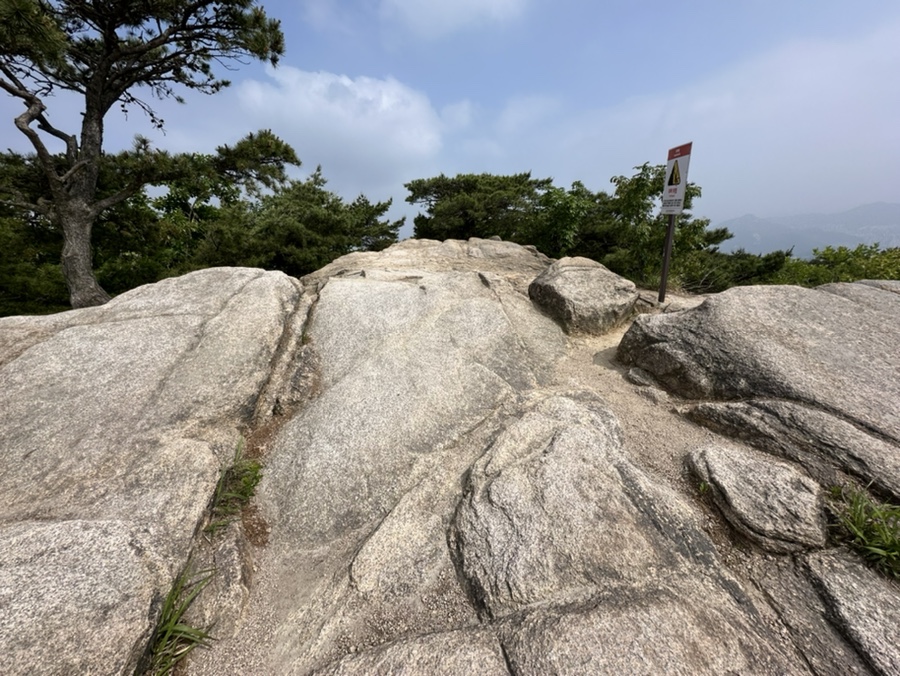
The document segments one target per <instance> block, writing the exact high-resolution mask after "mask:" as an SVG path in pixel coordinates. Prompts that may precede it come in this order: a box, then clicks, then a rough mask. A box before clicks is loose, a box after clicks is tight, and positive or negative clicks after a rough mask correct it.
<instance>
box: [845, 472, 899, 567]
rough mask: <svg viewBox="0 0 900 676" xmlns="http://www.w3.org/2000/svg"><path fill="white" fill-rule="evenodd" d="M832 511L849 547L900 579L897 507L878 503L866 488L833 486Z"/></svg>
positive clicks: (875, 565)
mask: <svg viewBox="0 0 900 676" xmlns="http://www.w3.org/2000/svg"><path fill="white" fill-rule="evenodd" d="M832 496H833V498H834V499H835V502H836V505H835V513H836V515H837V518H838V521H839V522H840V524H841V526H843V527H844V529H845V530H846V532H847V541H848V543H849V544H850V546H851V547H852V548H853V549H855V550H856V551H857V552H859V553H860V554H862V556H863V557H864V558H865V559H866V560H867V561H868V562H869V563H871V564H872V565H873V566H874V567H875V568H876V569H877V570H879V571H881V572H882V573H884V574H885V575H889V576H893V577H896V578H900V506H898V505H892V504H889V503H883V502H878V501H876V500H874V499H872V498H871V497H870V496H869V494H868V493H867V492H866V491H865V490H861V489H858V488H853V487H848V486H843V487H841V486H835V487H834V488H832Z"/></svg>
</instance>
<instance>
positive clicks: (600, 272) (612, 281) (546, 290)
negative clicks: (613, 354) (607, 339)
mask: <svg viewBox="0 0 900 676" xmlns="http://www.w3.org/2000/svg"><path fill="white" fill-rule="evenodd" d="M528 295H529V296H530V297H531V299H532V300H533V301H534V302H535V303H537V304H538V305H539V306H540V307H541V308H542V309H543V310H544V311H545V312H546V313H547V314H548V315H550V316H551V317H553V318H554V319H556V320H557V321H558V322H560V324H562V326H563V328H565V330H566V332H568V333H588V334H594V335H600V334H603V333H606V332H607V331H609V330H611V329H613V328H615V327H616V326H618V325H619V324H621V323H622V322H623V321H625V320H626V319H628V318H629V317H631V315H632V314H633V312H634V305H635V303H636V302H637V300H638V291H637V289H636V287H635V285H634V283H633V282H630V281H628V280H627V279H625V278H624V277H620V276H619V275H617V274H615V273H614V272H610V271H609V270H608V269H606V268H605V267H604V266H602V265H600V263H597V262H595V261H592V260H590V259H589V258H562V259H560V260H558V261H555V262H554V263H553V264H552V265H551V266H550V267H548V268H547V269H546V270H545V271H544V272H543V273H541V274H540V275H539V276H538V277H537V278H536V279H535V280H534V281H533V282H532V283H531V285H530V286H529V287H528Z"/></svg>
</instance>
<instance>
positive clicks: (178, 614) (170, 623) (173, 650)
mask: <svg viewBox="0 0 900 676" xmlns="http://www.w3.org/2000/svg"><path fill="white" fill-rule="evenodd" d="M214 574H215V571H214V570H212V569H207V570H201V571H194V570H193V566H192V563H191V561H190V560H188V563H187V565H186V566H185V568H184V570H183V571H181V573H180V574H179V575H178V576H177V577H176V578H175V581H174V582H173V584H172V589H171V590H170V591H169V594H168V595H167V596H166V599H165V601H164V602H163V607H162V611H161V613H160V617H159V622H158V623H157V625H156V629H155V631H154V632H153V637H152V638H151V640H150V646H151V649H150V655H149V659H148V662H149V663H148V664H147V665H146V668H145V669H139V670H138V672H137V673H144V674H153V676H163V675H164V674H170V673H171V672H172V670H173V669H174V668H175V666H176V665H177V664H178V663H179V662H180V661H181V660H183V659H184V658H185V657H187V656H188V654H190V652H191V651H192V650H193V649H194V648H196V647H197V646H203V647H209V646H210V644H211V642H212V641H213V640H215V639H214V637H212V636H211V635H210V634H209V630H208V629H198V628H197V627H193V626H191V625H190V624H188V623H187V622H186V621H185V618H184V616H185V613H187V611H188V608H190V607H191V604H192V603H193V602H194V600H195V599H196V598H197V596H198V595H199V594H200V592H201V591H203V589H204V588H205V587H206V585H207V584H209V581H210V580H211V579H212V576H213V575H214Z"/></svg>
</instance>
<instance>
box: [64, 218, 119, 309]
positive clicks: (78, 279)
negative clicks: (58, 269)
mask: <svg viewBox="0 0 900 676" xmlns="http://www.w3.org/2000/svg"><path fill="white" fill-rule="evenodd" d="M57 216H58V217H59V220H60V225H61V226H62V231H63V236H64V244H63V250H62V271H63V276H64V277H65V278H66V286H68V287H69V302H70V303H71V304H72V307H73V308H82V307H91V306H93V305H103V304H104V303H106V302H107V301H108V300H109V299H110V295H109V294H108V293H106V291H104V290H103V289H102V288H101V287H100V285H99V284H98V283H97V279H96V278H95V277H94V270H93V266H92V262H93V261H92V259H93V256H92V254H91V226H92V225H93V223H94V215H93V214H92V213H91V212H90V211H89V210H87V209H78V208H77V207H76V206H75V205H71V204H69V205H58V206H57Z"/></svg>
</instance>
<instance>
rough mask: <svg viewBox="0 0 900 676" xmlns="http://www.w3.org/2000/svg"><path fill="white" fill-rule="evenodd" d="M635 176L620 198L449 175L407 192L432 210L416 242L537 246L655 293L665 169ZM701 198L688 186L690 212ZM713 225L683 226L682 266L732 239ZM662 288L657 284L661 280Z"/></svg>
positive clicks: (578, 186) (621, 182) (686, 220)
mask: <svg viewBox="0 0 900 676" xmlns="http://www.w3.org/2000/svg"><path fill="white" fill-rule="evenodd" d="M636 170H637V173H635V174H634V175H632V176H615V177H613V178H612V183H613V184H614V185H615V191H614V193H613V194H612V195H609V194H607V193H606V192H602V191H600V192H596V193H594V192H591V191H590V190H588V189H587V188H586V187H585V186H584V184H583V183H581V182H578V181H576V182H575V183H573V184H572V186H571V188H569V189H565V188H560V187H558V186H554V185H553V182H552V179H549V178H546V179H532V178H531V174H530V173H524V174H515V175H512V176H494V175H491V174H478V175H475V174H464V175H459V176H456V177H455V178H448V177H446V176H444V175H443V174H442V175H440V176H438V177H435V178H431V179H418V180H415V181H411V182H410V183H407V184H406V188H407V189H408V190H409V192H410V195H409V196H408V197H407V198H406V200H407V202H410V203H412V204H418V205H420V206H423V207H424V208H425V213H423V214H419V215H418V216H416V218H415V236H416V237H431V238H435V239H448V238H453V239H466V238H468V237H490V236H492V235H498V236H500V237H501V238H502V239H506V240H510V241H514V242H518V243H519V244H533V245H535V246H537V247H538V249H540V250H541V251H542V252H544V253H545V254H547V255H548V256H551V257H559V256H567V255H579V256H587V257H590V258H593V259H595V260H597V261H600V262H601V263H603V264H604V265H606V266H607V267H608V268H610V269H611V270H614V271H615V272H618V273H619V274H622V275H624V276H626V277H629V278H630V279H633V280H634V281H636V282H639V283H643V284H648V285H652V284H653V283H654V282H653V281H652V280H653V279H654V277H656V276H657V275H658V274H659V268H660V267H661V256H662V249H663V243H664V241H665V234H666V219H665V217H663V216H660V215H659V201H660V199H661V197H662V193H663V188H664V186H663V183H664V180H665V166H664V165H656V166H654V165H650V164H649V163H647V164H643V165H641V166H640V167H636ZM699 196H700V188H699V186H697V185H695V184H693V183H691V184H689V185H688V189H687V195H686V200H685V204H686V208H687V209H690V208H691V203H692V201H693V199H695V198H696V197H699ZM708 226H709V221H708V220H705V219H696V218H693V217H692V216H691V214H690V213H689V212H688V211H686V212H685V213H684V214H682V215H681V216H680V217H679V218H678V221H677V228H676V237H675V250H676V252H677V253H678V255H679V256H680V257H681V258H682V260H684V261H686V260H688V258H689V257H690V256H691V255H695V254H696V253H697V252H700V251H711V250H713V249H714V248H715V247H716V245H718V244H719V243H720V242H722V241H723V240H725V239H728V238H729V237H730V236H731V234H730V233H729V232H728V231H727V230H726V229H724V228H720V229H714V230H710V229H708ZM657 281H658V277H657Z"/></svg>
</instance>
